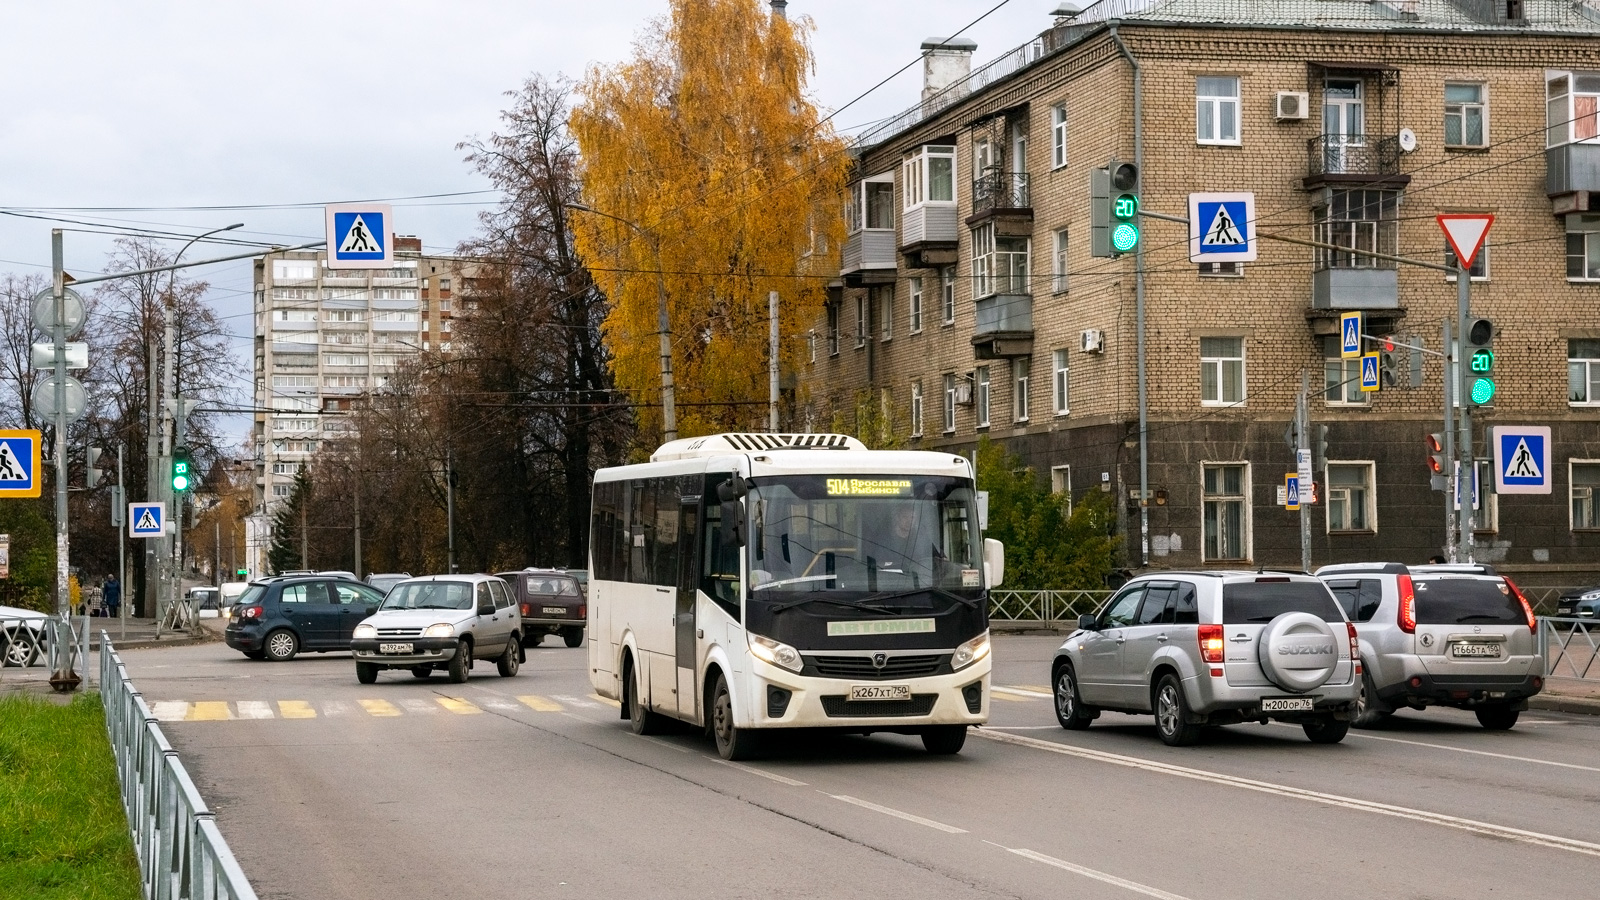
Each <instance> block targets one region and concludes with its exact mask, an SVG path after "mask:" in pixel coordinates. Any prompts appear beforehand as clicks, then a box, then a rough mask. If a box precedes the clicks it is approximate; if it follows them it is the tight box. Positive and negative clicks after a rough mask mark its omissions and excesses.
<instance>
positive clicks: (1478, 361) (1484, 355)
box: [1471, 349, 1494, 373]
mask: <svg viewBox="0 0 1600 900" xmlns="http://www.w3.org/2000/svg"><path fill="white" fill-rule="evenodd" d="M1471 366H1472V371H1474V372H1480V373H1484V372H1491V371H1493V370H1494V351H1493V350H1481V349H1480V350H1474V351H1472V363H1471Z"/></svg>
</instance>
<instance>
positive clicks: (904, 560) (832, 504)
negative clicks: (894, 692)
mask: <svg viewBox="0 0 1600 900" xmlns="http://www.w3.org/2000/svg"><path fill="white" fill-rule="evenodd" d="M751 485H752V488H751V491H750V494H749V497H748V499H747V501H746V502H747V509H748V515H749V531H748V534H749V554H750V559H749V566H750V590H751V592H752V594H751V596H752V597H753V598H756V599H761V600H768V601H778V602H782V601H785V600H795V599H799V598H800V597H802V596H803V595H804V594H806V593H809V592H817V591H836V592H848V593H849V594H850V595H853V596H854V597H857V598H859V597H861V596H863V595H865V594H878V593H899V592H915V591H922V590H932V589H940V590H943V591H947V592H955V593H958V594H959V595H961V596H963V597H971V596H974V595H975V594H976V592H977V591H978V590H979V589H980V588H981V586H982V578H981V577H980V570H979V567H978V562H977V561H978V559H979V555H978V546H977V545H978V520H977V509H976V504H975V497H974V493H973V490H972V482H971V480H969V479H962V478H952V477H948V476H932V475H850V476H829V475H790V476H777V477H765V478H761V477H758V478H754V479H752V480H751Z"/></svg>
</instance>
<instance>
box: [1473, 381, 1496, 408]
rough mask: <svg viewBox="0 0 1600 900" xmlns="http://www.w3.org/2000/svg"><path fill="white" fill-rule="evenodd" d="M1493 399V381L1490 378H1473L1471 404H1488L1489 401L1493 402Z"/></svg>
mask: <svg viewBox="0 0 1600 900" xmlns="http://www.w3.org/2000/svg"><path fill="white" fill-rule="evenodd" d="M1493 399H1494V379H1492V378H1474V379H1472V402H1473V403H1478V404H1483V403H1488V402H1489V401H1490V400H1493Z"/></svg>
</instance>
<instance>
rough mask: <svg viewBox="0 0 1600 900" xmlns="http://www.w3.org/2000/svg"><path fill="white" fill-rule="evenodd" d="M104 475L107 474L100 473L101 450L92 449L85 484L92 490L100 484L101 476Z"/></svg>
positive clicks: (84, 479)
mask: <svg viewBox="0 0 1600 900" xmlns="http://www.w3.org/2000/svg"><path fill="white" fill-rule="evenodd" d="M103 474H105V473H103V472H101V471H100V448H99V447H90V448H89V467H88V469H87V470H86V471H85V474H84V477H83V483H84V484H85V485H87V486H89V487H91V488H92V487H94V486H95V485H97V484H99V483H100V476H101V475H103Z"/></svg>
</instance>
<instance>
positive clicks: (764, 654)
mask: <svg viewBox="0 0 1600 900" xmlns="http://www.w3.org/2000/svg"><path fill="white" fill-rule="evenodd" d="M750 652H751V653H753V654H755V657H756V659H759V660H762V661H764V662H769V663H772V664H773V665H775V666H779V667H781V668H784V669H788V670H789V671H791V672H798V671H800V670H801V669H803V668H805V663H804V662H803V661H801V659H800V651H799V650H796V649H795V648H793V647H791V646H789V645H788V644H785V643H781V642H779V641H775V640H773V639H772V638H767V637H762V636H761V635H759V634H752V635H750Z"/></svg>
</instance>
